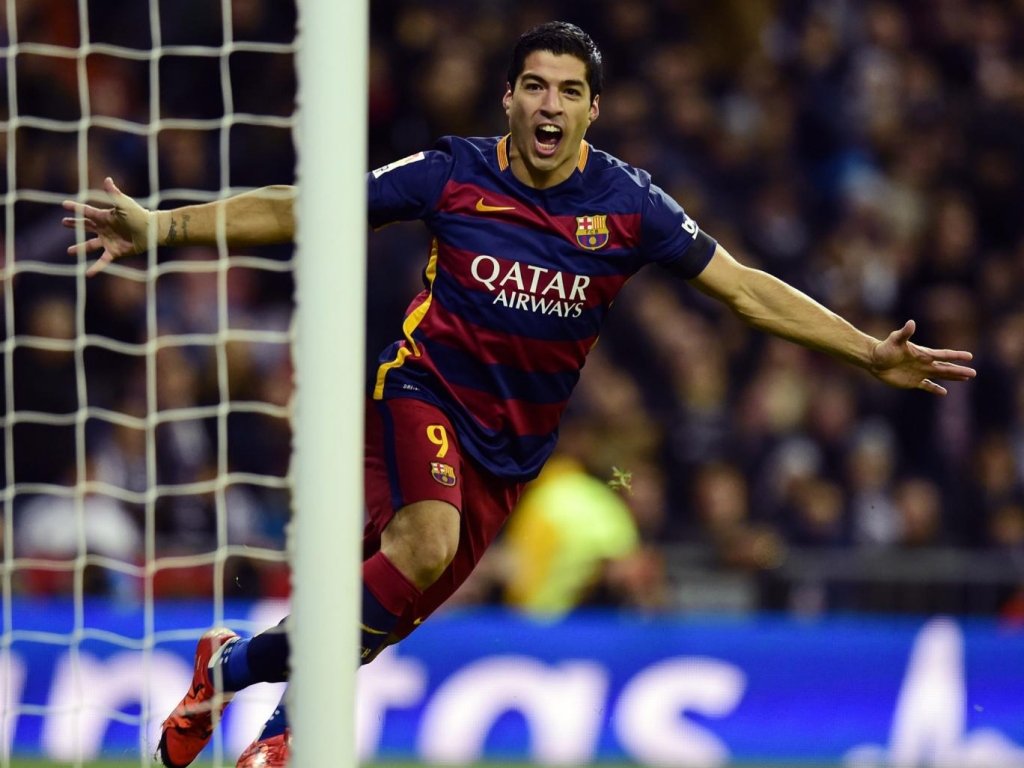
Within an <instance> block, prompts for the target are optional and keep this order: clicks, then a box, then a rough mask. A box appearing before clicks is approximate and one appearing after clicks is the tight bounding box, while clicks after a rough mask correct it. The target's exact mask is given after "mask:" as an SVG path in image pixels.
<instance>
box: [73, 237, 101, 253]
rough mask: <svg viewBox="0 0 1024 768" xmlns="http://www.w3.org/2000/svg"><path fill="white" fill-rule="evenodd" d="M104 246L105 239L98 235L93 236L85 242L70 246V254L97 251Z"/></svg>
mask: <svg viewBox="0 0 1024 768" xmlns="http://www.w3.org/2000/svg"><path fill="white" fill-rule="evenodd" d="M102 247H103V241H102V240H100V238H98V237H92V238H89V239H88V240H86V241H85V242H84V243H75V244H74V245H72V246H69V247H68V256H84V255H85V254H87V253H89V252H90V251H97V250H99V249H100V248H102Z"/></svg>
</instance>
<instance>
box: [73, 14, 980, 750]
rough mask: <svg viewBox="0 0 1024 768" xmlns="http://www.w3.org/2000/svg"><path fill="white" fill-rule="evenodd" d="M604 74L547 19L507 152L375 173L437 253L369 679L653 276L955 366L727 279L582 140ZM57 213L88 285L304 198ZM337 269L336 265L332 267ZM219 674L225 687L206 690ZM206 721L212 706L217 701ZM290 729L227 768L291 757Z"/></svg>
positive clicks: (373, 220) (881, 365) (902, 357)
mask: <svg viewBox="0 0 1024 768" xmlns="http://www.w3.org/2000/svg"><path fill="white" fill-rule="evenodd" d="M601 80H602V69H601V55H600V52H599V51H598V49H597V48H596V46H595V45H594V43H593V41H592V40H591V39H590V37H589V36H587V35H586V34H585V33H584V32H583V31H582V30H580V29H579V28H577V27H575V26H573V25H571V24H566V23H561V22H552V23H548V24H544V25H542V26H540V27H537V28H535V29H532V30H530V31H529V32H527V33H525V34H524V35H523V36H522V37H520V38H519V40H518V42H517V43H516V45H515V48H514V50H513V52H512V60H511V65H510V67H509V71H508V83H507V86H506V90H505V95H504V98H503V100H502V104H503V106H504V109H505V112H506V114H507V116H508V121H509V133H508V135H506V136H504V137H495V138H477V139H465V138H455V137H447V138H444V139H442V140H441V141H440V142H439V143H438V144H437V145H436V147H435V148H434V149H433V150H431V151H427V152H420V153H418V154H415V155H412V156H411V157H407V158H405V159H404V160H399V161H398V162H395V163H392V164H391V165H387V166H384V167H383V168H378V169H377V170H375V171H373V172H372V173H370V174H368V176H367V186H368V189H369V198H368V205H369V222H370V224H371V225H373V226H374V227H380V226H383V225H385V224H388V223H390V222H394V221H407V220H412V219H420V220H422V221H423V222H424V223H425V224H426V225H427V227H428V228H429V229H430V231H431V232H432V234H433V241H432V244H431V248H430V253H429V256H428V259H427V264H426V268H425V271H424V282H425V288H424V290H423V292H422V293H420V294H419V295H418V296H417V297H416V298H415V299H414V300H413V302H412V304H411V306H410V308H409V312H408V315H407V317H406V319H405V323H404V326H403V338H402V339H401V340H400V341H398V342H397V343H395V344H393V345H392V346H391V347H389V348H388V349H386V350H385V351H384V352H383V354H382V355H381V358H380V367H379V369H378V371H377V376H376V381H375V382H374V386H373V391H372V393H371V397H370V398H368V404H367V409H366V445H365V491H366V503H367V513H368V519H369V522H368V523H367V526H366V530H365V538H364V544H365V557H366V559H365V561H364V563H363V608H362V610H363V613H362V652H361V660H362V662H363V663H366V662H369V661H371V660H372V659H373V658H374V657H375V656H376V655H377V654H378V653H379V652H380V650H381V649H382V648H383V647H385V646H386V645H388V644H390V643H394V642H397V641H399V640H401V639H402V638H404V637H406V636H407V635H408V634H409V633H411V632H412V631H413V630H414V629H415V627H416V626H417V625H419V624H420V623H421V622H422V621H423V620H425V619H427V618H428V617H429V616H430V614H431V613H433V612H434V610H436V609H437V608H438V606H440V605H441V604H442V603H443V602H444V601H445V600H446V599H447V598H448V597H449V596H450V595H451V594H452V593H453V592H454V591H455V590H456V588H457V587H458V586H459V585H460V584H461V583H462V582H463V581H464V580H465V578H466V577H467V576H468V575H469V573H470V571H472V569H473V567H474V565H475V564H476V563H477V562H478V560H479V559H480V556H481V555H482V554H483V552H484V550H486V549H487V547H488V545H489V544H490V543H491V542H492V541H493V539H494V537H495V536H496V535H497V533H498V530H499V529H500V528H501V526H502V524H503V523H504V521H505V519H506V517H507V516H508V514H509V512H510V511H511V509H512V507H513V506H514V505H515V503H516V501H517V500H518V499H519V496H520V494H521V492H522V489H523V484H524V483H525V482H526V481H528V480H530V479H531V478H533V477H535V476H536V475H537V473H538V472H539V471H540V468H541V466H542V465H543V464H544V461H545V460H546V459H547V458H548V456H549V455H550V453H551V451H552V449H553V448H554V445H555V440H556V435H557V428H558V422H559V416H560V414H561V413H562V410H563V409H564V408H565V405H566V403H567V401H568V398H569V395H570V393H571V392H572V389H573V386H574V385H575V384H576V381H577V379H578V377H579V373H580V369H581V368H582V366H583V362H584V360H585V359H586V356H587V353H588V351H589V350H590V348H591V347H592V346H593V344H594V342H595V341H596V340H597V337H598V333H599V331H600V329H601V324H602V322H603V320H604V318H605V315H606V314H607V312H608V309H609V307H610V306H611V304H612V301H613V300H614V299H615V296H616V294H617V293H618V291H619V289H621V288H622V286H623V285H624V284H625V282H626V281H627V280H628V279H629V277H630V276H631V275H632V274H634V273H635V272H636V271H637V270H639V269H640V268H641V267H644V266H646V265H648V264H652V263H653V264H657V265H659V266H661V267H662V268H664V269H665V270H667V271H668V272H669V273H671V274H673V275H675V276H677V277H679V278H682V279H683V280H688V281H689V282H690V283H691V284H692V285H693V286H694V287H695V288H697V289H698V290H700V291H702V292H703V293H705V294H708V295H709V296H712V297H714V298H716V299H718V300H720V301H722V302H723V303H725V304H726V305H727V306H728V307H729V308H730V309H731V310H732V311H733V312H735V313H736V314H737V315H738V316H739V317H740V318H742V319H743V320H744V321H745V322H747V323H748V324H749V325H751V326H753V327H755V328H759V329H761V330H764V331H767V332H769V333H772V334H775V335H777V336H781V337H783V338H786V339H789V340H791V341H794V342H797V343H799V344H802V345H804V346H807V347H811V348H814V349H818V350H821V351H823V352H827V353H828V354H831V355H833V356H835V357H838V358H839V359H841V360H845V361H847V362H849V363H852V364H853V365H856V366H859V367H861V368H864V369H866V370H867V371H869V372H870V373H871V374H873V375H874V376H875V377H877V378H878V379H880V380H882V381H884V382H886V383H887V384H891V385H893V386H896V387H901V388H906V389H913V388H916V389H923V390H925V391H926V392H931V393H934V394H939V395H942V394H945V392H946V390H945V389H944V388H943V387H942V386H941V385H940V384H939V383H937V382H938V381H940V380H951V381H965V380H967V379H970V378H973V376H974V375H975V374H974V371H973V370H972V369H971V368H969V367H965V366H964V365H962V364H961V363H964V362H966V361H969V360H970V359H971V355H970V353H968V352H961V351H953V350H934V349H928V348H926V347H921V346H918V345H916V344H914V343H912V342H911V341H910V338H911V336H912V334H913V333H914V329H915V326H914V322H913V321H908V322H907V323H906V324H905V325H904V326H903V327H902V328H900V329H898V330H895V331H893V332H892V333H891V334H889V336H888V337H887V338H885V339H881V340H880V339H875V338H872V337H870V336H868V335H866V334H864V333H862V332H861V331H859V330H857V329H856V328H854V327H853V326H851V325H850V324H849V323H847V322H846V321H845V320H843V319H842V318H841V317H839V316H837V315H835V314H834V313H832V312H830V311H829V310H827V309H825V308H824V307H822V306H821V305H820V304H818V303H817V302H815V301H813V300H812V299H810V298H809V297H807V296H805V295H804V294H802V293H800V292H799V291H797V290H795V289H793V288H791V287H790V286H788V285H786V284H785V283H783V282H781V281H780V280H778V279H776V278H774V277H772V276H771V275H768V274H766V273H764V272H761V271H758V270H755V269H750V268H748V267H745V266H743V265H741V264H739V263H737V262H736V261H735V260H734V259H733V257H732V256H730V255H729V253H728V252H727V251H726V250H725V249H724V248H723V247H722V246H721V245H718V244H717V243H716V242H715V240H714V239H712V238H711V237H710V236H709V235H708V234H707V233H705V232H704V231H702V230H701V229H700V227H699V226H698V225H697V223H696V222H695V221H693V220H692V219H691V218H690V217H689V216H687V215H686V213H684V211H683V209H682V208H681V207H680V206H679V204H678V203H676V201H674V200H672V199H671V198H670V197H669V196H668V195H666V194H665V193H664V192H663V191H662V190H661V189H659V188H658V187H657V186H655V185H654V184H653V183H652V182H651V177H650V176H649V175H648V174H647V173H646V172H644V171H642V170H639V169H636V168H633V167H630V166H629V165H627V164H626V163H623V162H622V161H620V160H617V159H616V158H614V157H612V156H610V155H608V154H606V153H604V152H601V151H599V150H597V149H595V148H594V147H592V146H591V145H590V144H589V143H587V142H586V141H585V140H584V136H585V134H586V132H587V129H588V128H589V126H590V124H591V123H592V122H594V120H596V119H597V118H598V114H599V112H600V95H601ZM105 186H106V190H107V192H108V193H109V194H110V197H111V199H112V201H113V207H111V208H107V209H97V208H94V207H91V206H86V205H79V204H75V203H72V202H67V203H65V207H66V208H67V209H69V210H71V211H73V212H74V217H71V218H67V219H65V224H66V225H67V226H69V227H74V226H75V225H76V223H77V222H79V221H84V225H85V227H86V229H87V230H88V231H90V232H93V233H95V235H94V236H93V237H91V238H90V239H88V240H87V241H85V242H84V243H79V244H77V245H75V246H72V247H71V248H70V249H69V251H70V252H71V253H72V254H79V253H83V252H86V251H93V250H99V249H102V250H103V253H102V255H101V256H100V259H99V261H98V262H97V263H96V264H95V265H93V266H92V267H91V268H90V270H89V274H96V273H97V272H99V271H100V270H102V269H103V268H104V267H105V266H106V265H107V264H109V263H110V262H111V261H112V260H113V259H115V258H119V257H121V256H127V255H129V254H134V253H140V252H143V251H145V250H147V249H148V248H149V247H151V245H153V244H154V242H155V243H156V244H159V245H177V244H195V243H207V244H209V243H215V242H216V238H217V228H218V220H219V219H220V220H221V221H222V223H223V224H224V227H225V230H226V237H227V241H228V243H229V244H232V245H236V244H237V245H246V244H258V243H274V242H283V241H288V240H291V239H292V238H293V237H294V235H295V217H294V211H293V202H294V195H295V190H294V189H292V188H290V187H270V188H266V189H263V190H257V191H255V192H250V193H247V194H243V195H240V196H236V197H233V198H230V199H228V200H224V201H218V202H214V203H208V204H204V205H197V206H188V207H183V208H178V209H175V210H170V211H147V210H145V209H143V208H142V207H141V206H139V205H138V204H137V203H135V201H133V200H132V199H131V198H129V197H126V196H125V195H123V194H121V193H120V192H119V191H118V189H117V188H116V187H115V186H114V183H113V181H111V180H109V179H108V180H107V181H106V183H105ZM338 258H346V256H344V255H341V254H339V256H338ZM287 669H288V641H287V636H286V635H285V633H284V632H283V631H282V630H281V629H280V628H274V629H272V630H269V631H268V632H265V633H262V634H259V635H256V636H255V637H253V638H244V639H243V638H239V637H238V636H236V635H235V634H234V633H233V632H230V631H228V630H213V631H211V632H209V633H207V634H206V635H205V636H204V637H203V638H202V639H201V640H200V642H199V646H198V648H197V654H196V672H195V679H194V681H193V688H192V690H191V691H190V692H189V694H188V695H187V696H186V697H185V698H184V700H183V701H182V702H181V704H180V705H179V706H178V707H177V708H176V709H175V710H174V712H173V713H172V714H171V716H170V717H169V718H168V719H167V720H166V721H165V723H164V730H163V736H162V738H161V744H160V757H161V759H162V760H163V762H164V764H165V765H167V766H169V768H181V767H182V766H185V765H188V764H189V763H191V762H192V760H193V759H195V757H196V756H197V755H198V754H199V752H200V750H201V749H202V748H203V747H204V746H205V744H206V743H207V741H208V740H209V737H210V733H211V730H212V713H211V708H212V707H213V706H214V703H213V702H214V701H218V702H219V699H218V700H214V698H213V697H214V688H213V684H212V682H211V681H213V680H222V681H223V682H222V684H221V687H222V690H221V691H219V692H218V693H221V694H228V695H230V693H231V692H233V691H237V690H240V689H241V688H244V687H246V686H247V685H250V684H252V683H254V682H258V681H279V680H284V679H285V678H286V677H287ZM215 673H216V674H215ZM217 705H218V706H220V705H221V704H220V703H218V704H217ZM285 729H286V717H285V715H284V713H283V710H279V711H278V712H277V713H275V717H274V718H273V719H272V721H271V722H270V723H269V724H268V726H267V727H266V728H265V730H264V732H263V734H262V735H261V736H260V738H259V739H258V740H257V742H256V743H254V745H253V746H252V747H250V749H249V750H247V751H246V753H245V754H243V756H242V758H241V759H240V761H239V765H251V764H256V763H261V764H264V765H266V764H269V765H280V764H283V762H284V761H285V760H286V759H287V751H288V749H287V744H288V741H287V734H286V730H285Z"/></svg>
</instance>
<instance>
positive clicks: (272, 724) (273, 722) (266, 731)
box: [257, 691, 288, 741]
mask: <svg viewBox="0 0 1024 768" xmlns="http://www.w3.org/2000/svg"><path fill="white" fill-rule="evenodd" d="M287 696H288V692H287V691H285V692H284V694H283V695H282V696H281V701H280V702H278V704H277V708H276V709H275V710H274V714H272V715H271V716H270V719H269V720H267V723H266V725H264V726H263V730H262V731H260V735H259V738H258V739H257V741H264V740H266V739H270V738H273V737H274V736H278V735H280V734H282V733H284V729H285V728H287V727H288V712H287V708H286V707H285V703H284V700H285V698H286V697H287Z"/></svg>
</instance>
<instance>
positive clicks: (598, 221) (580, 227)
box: [576, 214, 608, 251]
mask: <svg viewBox="0 0 1024 768" xmlns="http://www.w3.org/2000/svg"><path fill="white" fill-rule="evenodd" d="M576 242H577V243H579V245H580V247H582V248H586V249H587V250H588V251H596V250H597V249H598V248H604V247H605V246H606V245H608V216H607V215H596V214H595V215H593V216H577V217H576Z"/></svg>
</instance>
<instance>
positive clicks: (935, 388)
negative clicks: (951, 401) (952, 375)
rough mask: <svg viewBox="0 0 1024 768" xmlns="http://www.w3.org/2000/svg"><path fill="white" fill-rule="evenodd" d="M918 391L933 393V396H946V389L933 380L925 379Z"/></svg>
mask: <svg viewBox="0 0 1024 768" xmlns="http://www.w3.org/2000/svg"><path fill="white" fill-rule="evenodd" d="M918 389H923V390H924V391H925V392H931V393H932V394H933V395H945V394H946V388H945V387H940V386H939V385H938V384H936V383H935V382H934V381H932V380H931V379H925V380H924V381H922V382H921V383H920V384H919V385H918Z"/></svg>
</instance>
